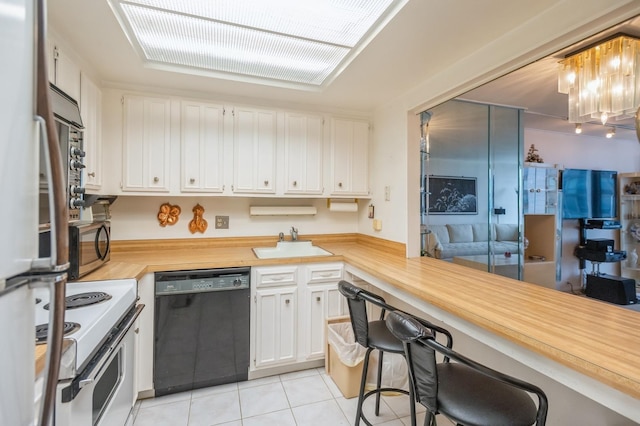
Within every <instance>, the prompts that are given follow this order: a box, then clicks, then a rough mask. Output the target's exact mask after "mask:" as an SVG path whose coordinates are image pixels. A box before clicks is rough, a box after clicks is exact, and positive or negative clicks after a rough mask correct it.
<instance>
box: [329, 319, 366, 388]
mask: <svg viewBox="0 0 640 426" xmlns="http://www.w3.org/2000/svg"><path fill="white" fill-rule="evenodd" d="M345 321H351V320H350V318H349V317H338V318H330V319H328V320H327V327H328V326H329V324H335V323H337V322H345ZM325 335H326V333H325ZM363 364H364V362H362V361H361V362H360V363H358V364H357V365H356V366H354V367H349V366H347V365H345V364H344V363H342V361H340V357H339V356H338V354H337V353H336V351H335V350H334V349H333V347H332V346H331V345H330V344H329V343H328V342H327V348H326V356H325V364H324V366H325V370H326V371H327V374H328V375H329V376H330V377H331V379H332V380H333V382H334V383H335V384H336V386H338V389H340V392H342V395H343V396H344V397H345V398H354V397H357V396H358V392H359V391H360V381H361V380H362V365H363Z"/></svg>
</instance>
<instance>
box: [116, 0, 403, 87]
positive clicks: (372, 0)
mask: <svg viewBox="0 0 640 426" xmlns="http://www.w3.org/2000/svg"><path fill="white" fill-rule="evenodd" d="M407 1H408V0H314V1H310V0H270V1H264V0H217V1H210V0H188V1H185V0H182V1H181V0H108V2H109V4H110V6H111V9H112V10H113V12H114V14H115V15H116V18H117V19H118V22H119V23H120V26H121V28H122V29H123V31H124V32H125V34H126V36H127V38H128V39H129V41H130V43H131V44H132V45H133V47H134V49H135V50H136V52H137V53H138V55H139V56H140V57H141V58H142V59H143V61H144V62H145V64H146V66H148V67H152V68H159V69H165V70H170V71H178V72H183V73H188V74H196V75H205V76H206V75H210V76H212V77H217V78H225V79H230V80H239V81H247V82H253V83H260V84H266V85H273V86H280V87H291V88H297V89H306V90H321V89H322V88H323V87H325V86H326V85H328V84H329V83H330V82H331V81H332V80H333V79H334V78H335V77H336V76H337V75H338V74H339V73H340V72H341V71H342V70H343V69H344V68H345V67H346V66H347V65H348V64H349V62H351V60H353V58H355V57H356V56H357V55H358V53H360V52H361V51H362V49H364V47H365V46H366V45H367V44H368V43H369V42H370V41H371V40H372V39H373V37H375V35H376V34H378V32H379V31H380V30H381V29H382V28H383V27H384V26H385V25H386V24H387V23H388V22H389V21H390V20H391V18H393V16H395V14H396V13H397V12H398V11H399V10H400V9H401V8H402V7H403V6H404V5H405V4H406V3H407Z"/></svg>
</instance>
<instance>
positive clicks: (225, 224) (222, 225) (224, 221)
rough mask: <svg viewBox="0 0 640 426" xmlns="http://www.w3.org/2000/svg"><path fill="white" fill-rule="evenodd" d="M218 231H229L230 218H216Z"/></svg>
mask: <svg viewBox="0 0 640 426" xmlns="http://www.w3.org/2000/svg"><path fill="white" fill-rule="evenodd" d="M216 229H229V216H216Z"/></svg>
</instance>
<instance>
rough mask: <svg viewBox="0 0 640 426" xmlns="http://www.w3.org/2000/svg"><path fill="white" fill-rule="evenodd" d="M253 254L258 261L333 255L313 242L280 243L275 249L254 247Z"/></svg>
mask: <svg viewBox="0 0 640 426" xmlns="http://www.w3.org/2000/svg"><path fill="white" fill-rule="evenodd" d="M253 252H254V253H255V254H256V257H257V258H258V259H279V258H286V257H308V256H331V255H333V253H331V252H328V251H326V250H324V249H322V248H320V247H318V246H314V245H313V244H312V243H311V241H280V242H278V244H277V245H276V246H275V247H254V248H253Z"/></svg>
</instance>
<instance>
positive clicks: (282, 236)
mask: <svg viewBox="0 0 640 426" xmlns="http://www.w3.org/2000/svg"><path fill="white" fill-rule="evenodd" d="M278 241H279V242H282V241H284V232H281V233H279V234H278Z"/></svg>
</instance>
